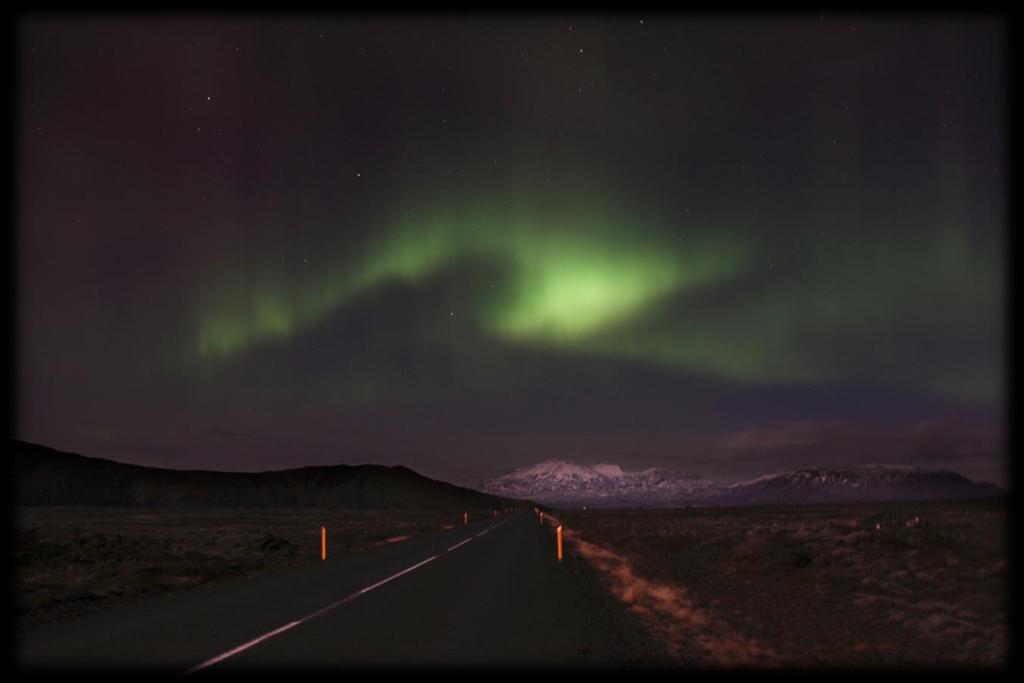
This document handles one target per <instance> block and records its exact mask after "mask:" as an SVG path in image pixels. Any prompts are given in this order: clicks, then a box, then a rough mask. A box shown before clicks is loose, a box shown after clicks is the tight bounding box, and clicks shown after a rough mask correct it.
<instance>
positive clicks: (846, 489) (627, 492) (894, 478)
mask: <svg viewBox="0 0 1024 683" xmlns="http://www.w3.org/2000/svg"><path fill="white" fill-rule="evenodd" d="M478 488H480V490H482V491H486V492H489V493H494V494H501V495H516V496H518V497H523V498H529V499H531V500H536V501H538V502H541V503H543V504H548V505H572V506H580V505H583V506H595V507H614V506H636V507H673V506H684V505H702V506H704V505H706V506H715V505H718V506H734V505H779V504H804V503H852V502H883V501H899V500H940V499H946V498H948V499H961V498H985V497H994V496H998V495H1004V494H1005V493H1006V492H1005V491H1004V490H1003V489H1001V488H1000V487H998V486H995V485H993V484H988V483H978V482H973V481H971V480H969V479H967V478H966V477H963V476H962V475H960V474H958V473H956V472H953V471H952V470H942V469H936V470H929V469H924V468H920V467H914V466H910V465H893V464H869V465H854V466H849V467H838V468H837V467H831V468H801V469H796V470H791V471H784V472H775V473H771V474H764V475H760V476H758V477H754V478H751V479H747V480H744V481H739V482H735V483H732V484H724V483H720V482H715V481H712V480H710V479H706V478H704V477H701V476H699V475H692V474H685V473H682V472H677V471H675V470H669V469H665V468H657V467H651V468H648V469H645V470H636V471H627V470H623V469H622V468H621V467H619V466H618V465H609V464H607V463H601V464H598V465H581V464H579V463H576V462H574V461H571V460H558V459H549V460H544V461H542V462H539V463H535V464H533V465H527V466H523V467H519V468H516V469H514V470H512V471H511V472H508V473H506V474H504V475H502V476H500V477H494V478H491V479H485V480H483V481H481V482H480V483H479V484H478Z"/></svg>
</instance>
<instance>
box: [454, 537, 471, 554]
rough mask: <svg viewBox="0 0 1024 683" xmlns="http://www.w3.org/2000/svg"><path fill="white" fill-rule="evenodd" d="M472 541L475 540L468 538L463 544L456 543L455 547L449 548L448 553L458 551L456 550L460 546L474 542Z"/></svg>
mask: <svg viewBox="0 0 1024 683" xmlns="http://www.w3.org/2000/svg"><path fill="white" fill-rule="evenodd" d="M472 540H473V539H472V538H467V539H466V540H465V541H462V542H461V543H456V544H455V545H453V546H452V547H451V548H448V552H451V551H453V550H455V549H456V548H458V547H459V546H460V545H466V544H467V543H469V542H470V541H472Z"/></svg>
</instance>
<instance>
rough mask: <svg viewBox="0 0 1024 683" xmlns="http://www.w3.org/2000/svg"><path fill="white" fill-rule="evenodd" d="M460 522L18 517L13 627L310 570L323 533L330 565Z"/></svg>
mask: <svg viewBox="0 0 1024 683" xmlns="http://www.w3.org/2000/svg"><path fill="white" fill-rule="evenodd" d="M474 516H475V517H476V518H480V517H483V516H487V515H486V513H482V512H478V513H476V514H475V515H474ZM461 523H462V515H461V514H458V513H454V514H453V513H440V512H396V511H386V512H375V511H345V510H321V509H293V510H289V509H268V508H249V509H226V508H224V509H207V510H187V511H178V510H171V509H161V508H125V507H23V508H18V509H16V510H15V535H14V536H15V553H14V560H15V624H16V625H19V626H28V625H32V624H40V623H46V622H52V621H57V620H63V619H67V618H71V617H75V616H78V615H83V614H86V613H89V612H95V611H97V610H101V609H105V608H107V607H111V606H113V605H116V604H122V603H125V602H131V601H134V600H137V599H140V598H144V597H147V596H151V595H166V594H171V593H176V592H180V591H185V590H190V589H192V588H194V587H196V586H201V585H203V584H207V583H211V582H219V581H225V580H230V579H238V578H242V577H246V576H253V575H255V574H257V573H259V572H263V571H267V570H270V569H275V568H281V567H288V566H296V565H300V564H304V563H310V562H317V561H319V558H320V527H321V526H325V527H326V528H327V551H328V553H329V554H330V555H331V556H332V557H337V556H339V555H344V554H348V553H355V552H360V551H362V550H365V549H366V548H370V547H373V546H377V545H380V544H383V543H389V542H390V543H397V542H401V541H402V540H404V539H405V538H408V537H411V536H413V535H415V534H419V533H423V532H427V531H435V530H439V529H441V528H443V527H445V526H450V525H455V524H461Z"/></svg>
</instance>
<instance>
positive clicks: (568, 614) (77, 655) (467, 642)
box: [16, 511, 661, 677]
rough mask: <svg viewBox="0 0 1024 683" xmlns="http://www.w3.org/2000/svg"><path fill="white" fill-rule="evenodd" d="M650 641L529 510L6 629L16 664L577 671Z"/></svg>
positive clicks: (623, 661) (628, 656)
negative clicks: (558, 548)
mask: <svg viewBox="0 0 1024 683" xmlns="http://www.w3.org/2000/svg"><path fill="white" fill-rule="evenodd" d="M660 656H661V655H660V650H659V648H658V647H657V646H656V645H655V644H653V643H651V642H650V641H649V640H648V639H647V638H646V636H645V635H644V633H643V632H642V630H641V629H640V628H639V627H638V624H637V622H636V621H635V619H634V618H633V616H632V615H631V614H629V613H628V612H627V611H626V610H625V609H624V608H622V607H621V606H620V605H619V604H617V603H616V602H615V601H614V599H613V598H611V597H610V596H608V595H607V594H605V593H604V591H602V590H601V588H600V586H599V585H598V583H597V577H596V576H595V575H594V573H593V570H592V569H591V568H590V567H589V566H587V565H586V564H585V561H583V560H582V559H579V558H576V557H574V556H573V553H572V547H571V546H569V545H567V546H566V556H565V559H564V560H563V562H561V563H559V562H558V561H557V560H556V557H555V537H554V533H553V531H552V529H551V528H550V527H548V526H547V525H545V526H541V525H540V524H539V523H538V521H537V518H536V517H535V516H534V515H533V513H532V511H524V512H518V513H515V514H511V515H508V516H499V517H496V518H490V519H486V520H482V521H477V522H470V524H469V525H466V526H458V527H456V528H454V529H449V530H445V531H439V532H435V533H430V534H424V535H420V536H416V537H413V538H412V539H409V540H407V541H403V542H401V543H395V544H391V545H387V546H381V547H379V548H375V549H372V550H368V551H364V552H362V553H357V554H355V555H350V556H347V557H344V558H340V557H339V558H338V559H336V560H333V561H332V559H331V557H330V556H328V559H327V560H326V561H323V562H319V563H316V564H315V565H313V566H309V567H302V568H299V569H290V570H287V571H279V572H273V573H268V574H265V575H261V576H257V577H254V578H251V579H245V580H240V581H235V582H231V583H228V584H224V585H220V586H209V587H206V588H202V589H197V590H195V591H191V592H189V593H186V594H183V595H179V596H174V597H166V598H158V599H152V600H147V601H144V602H139V603H136V604H134V605H131V606H126V607H122V608H116V609H112V610H109V611H106V612H101V613H97V614H93V615H90V616H88V617H85V618H82V619H78V620H75V621H70V622H65V623H61V624H53V625H47V626H40V627H36V628H33V629H27V630H25V631H24V632H22V633H20V634H17V643H16V661H17V664H18V665H19V668H21V669H23V670H29V669H42V668H57V669H64V670H70V669H73V670H82V669H87V668H100V669H107V670H111V669H116V670H152V671H156V670H160V671H164V672H168V673H181V674H186V673H187V674H188V675H189V676H190V677H192V676H198V677H203V676H205V675H209V674H213V673H215V672H217V671H239V670H254V669H258V670H260V671H265V670H266V669H268V668H280V669H313V670H318V669H333V668H392V667H394V668H400V669H402V668H418V667H435V666H436V667H444V668H505V667H557V668H590V667H598V666H601V667H606V666H609V665H613V666H614V665H623V666H634V665H637V664H639V665H644V664H648V665H650V664H655V663H657V660H658V658H659V657H660Z"/></svg>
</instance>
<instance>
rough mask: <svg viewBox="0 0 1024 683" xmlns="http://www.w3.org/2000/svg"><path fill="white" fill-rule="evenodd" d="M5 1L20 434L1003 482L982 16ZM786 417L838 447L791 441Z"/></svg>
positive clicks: (473, 473)
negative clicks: (493, 12)
mask: <svg viewBox="0 0 1024 683" xmlns="http://www.w3.org/2000/svg"><path fill="white" fill-rule="evenodd" d="M17 37H18V45H17V48H16V54H17V62H18V64H17V69H18V70H17V73H18V82H17V86H18V87H17V91H16V92H17V166H16V168H17V185H16V197H17V200H18V212H17V228H16V232H15V236H16V238H15V246H16V291H17V296H16V304H17V317H16V331H17V341H18V344H17V352H18V356H17V364H16V366H17V381H18V384H17V386H18V389H17V433H18V436H19V438H24V439H26V440H30V441H35V442H39V443H43V444H47V445H51V446H54V447H59V448H65V449H68V450H74V451H77V452H82V453H85V454H87V455H96V456H102V457H110V458H113V459H118V460H124V461H128V462H137V463H140V464H147V465H157V466H163V467H187V468H207V469H231V470H259V469H277V468H282V467H295V466H301V465H307V464H327V463H339V462H345V463H362V462H381V463H387V464H404V465H407V466H409V467H412V468H413V469H416V470H418V471H420V472H422V473H424V474H426V475H428V476H433V477H438V478H443V479H448V480H451V481H456V482H458V483H472V482H474V481H475V480H477V479H480V478H484V477H487V476H494V475H497V474H500V473H502V472H504V471H507V470H509V469H511V468H512V467H515V466H518V465H522V464H527V463H531V462H536V461H538V460H541V459H546V458H555V457H559V458H561V457H564V458H575V459H578V460H581V461H584V462H601V461H611V462H617V463H620V464H622V465H623V466H624V467H627V468H632V467H637V468H639V467H649V466H662V467H672V468H674V469H680V470H685V471H691V472H695V473H700V474H704V475H706V476H711V477H723V478H730V477H733V478H735V477H741V476H748V475H756V474H761V473H764V472H767V471H774V470H778V469H781V468H786V467H791V466H811V465H842V464H856V463H862V462H878V461H879V459H880V458H883V457H888V458H890V459H892V458H911V459H912V460H913V461H912V462H906V463H905V464H915V465H920V466H925V467H950V468H954V469H957V470H958V471H960V472H962V473H963V474H965V475H967V476H969V477H975V478H981V479H986V480H989V481H993V482H996V483H1000V484H1005V483H1006V477H1007V473H1006V467H1007V463H1006V460H1005V457H1006V456H1005V451H1004V448H1003V446H1002V435H1003V434H1004V431H1005V430H1004V423H1003V420H1004V415H1003V402H1004V393H1005V391H1006V386H1005V380H1004V375H1005V365H1006V363H1005V358H1004V354H1005V351H1006V348H1005V343H1004V334H1005V329H1004V317H1005V316H1004V308H1005V305H1006V295H1005V281H1004V280H1005V270H1006V268H1005V250H1006V243H1005V242H1006V240H1005V229H1006V226H1005V222H1006V220H1007V213H1006V202H1007V191H1006V185H1005V178H1006V176H1007V170H1008V155H1007V142H1006V127H1007V118H1006V117H1007V112H1006V106H1007V102H1006V92H1005V83H1006V79H1007V71H1006V69H1007V67H1006V63H1005V62H1006V56H1005V53H1006V35H1005V26H1004V24H1003V22H1002V21H1001V20H1000V18H999V17H998V16H985V15H977V16H971V15H957V16H953V15H950V16H943V15H920V16H918V17H914V16H908V17H902V18H895V17H894V18H886V17H885V16H880V17H871V18H867V17H855V16H849V15H842V16H840V15H834V16H832V15H818V14H813V15H792V16H778V17H771V16H769V15H764V16H752V17H747V18H744V17H742V16H729V17H714V16H710V15H686V14H679V15H672V14H651V15H640V14H637V15H636V16H633V15H632V14H628V13H623V14H618V15H610V16H586V15H582V16H560V15H551V16H548V15H536V16H528V15H523V16H509V17H498V16H494V17H489V16H478V17H468V16H467V17H462V16H458V15H438V16H436V17H431V16H428V15H417V16H408V17H403V16H398V15H396V16H391V17H379V18H373V17H364V16H346V15H336V16H323V17H317V16H313V15H310V16H303V15H296V16H293V17H290V16H280V17H273V18H271V17H266V18H264V17H261V16H259V15H237V16H225V17H213V16H210V17H203V16H186V15H182V16H161V17H130V16H124V17H113V16H111V17H104V18H100V17H94V18H84V17H71V16H68V17H60V16H58V15H49V16H45V17H44V16H30V15H29V16H25V17H23V18H22V21H21V22H20V23H19V26H18V30H17ZM837 424H839V425H844V427H843V428H842V429H836V428H835V425H837ZM816 425H817V427H816ZM794 426H798V428H799V431H800V432H801V434H807V433H812V434H814V435H816V436H815V437H814V438H811V441H810V442H816V441H815V439H817V438H818V437H819V436H820V438H821V444H822V447H821V448H820V449H818V450H815V449H810V450H808V449H799V450H797V451H792V452H790V451H787V450H786V449H779V448H777V447H776V442H775V441H773V438H774V437H773V436H772V435H777V434H788V433H790V432H791V431H792V430H793V429H794V428H796V427H794ZM925 432H927V435H928V437H927V444H928V448H917V449H911V452H912V454H911V455H907V452H904V451H899V450H898V449H897V450H896V451H892V452H891V453H889V452H887V451H886V450H885V448H884V447H880V446H878V445H877V444H879V443H884V442H886V438H888V437H879V438H878V439H876V440H875V441H873V442H872V443H874V444H876V445H875V446H873V447H872V448H873V449H874V450H873V452H864V450H863V449H859V448H855V447H853V446H851V444H854V443H863V440H858V436H857V435H858V434H863V433H870V434H873V435H876V434H881V435H890V436H892V435H905V434H923V433H925ZM751 434H753V435H760V436H758V438H763V441H764V448H757V447H751V446H750V443H749V441H750V440H749V439H745V440H742V442H743V443H744V449H743V453H742V454H740V453H739V452H738V451H737V450H736V448H735V447H734V446H735V444H736V443H738V442H739V441H737V435H751ZM936 435H938V436H936ZM902 438H903V437H902V436H900V437H898V438H897V437H895V436H893V437H892V439H890V441H893V440H895V441H899V440H900V439H902ZM801 443H807V441H806V440H804V441H802V442H801ZM901 443H902V442H901ZM755 446H756V444H755ZM751 454H754V455H751Z"/></svg>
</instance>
